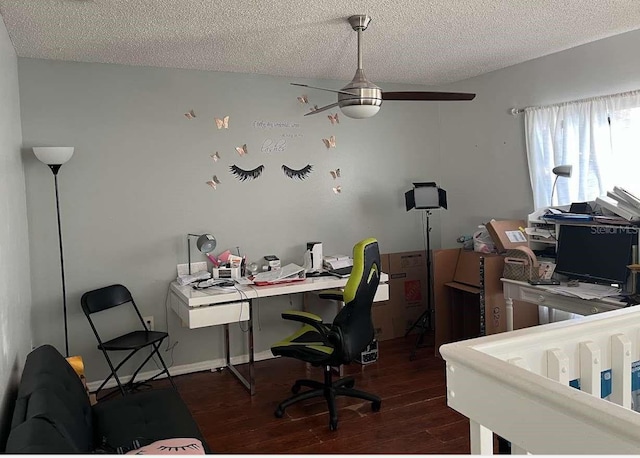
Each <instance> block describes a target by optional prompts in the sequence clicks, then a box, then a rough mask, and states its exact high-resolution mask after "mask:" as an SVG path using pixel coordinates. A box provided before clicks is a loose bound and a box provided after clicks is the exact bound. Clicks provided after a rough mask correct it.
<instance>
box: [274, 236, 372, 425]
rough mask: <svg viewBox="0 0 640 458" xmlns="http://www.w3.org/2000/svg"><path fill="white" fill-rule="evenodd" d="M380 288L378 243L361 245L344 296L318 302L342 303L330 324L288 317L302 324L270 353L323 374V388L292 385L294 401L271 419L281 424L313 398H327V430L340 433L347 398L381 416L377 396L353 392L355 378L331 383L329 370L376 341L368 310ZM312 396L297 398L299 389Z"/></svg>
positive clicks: (331, 294) (332, 294) (300, 315)
mask: <svg viewBox="0 0 640 458" xmlns="http://www.w3.org/2000/svg"><path fill="white" fill-rule="evenodd" d="M379 282H380V252H379V250H378V242H377V240H376V239H373V238H370V239H366V240H362V241H361V242H359V243H358V244H357V245H356V246H355V247H353V269H352V271H351V275H350V276H349V280H348V281H347V285H346V286H345V288H344V291H340V290H335V291H333V290H332V291H323V292H322V293H320V297H321V298H325V299H334V300H339V301H342V302H344V307H343V308H342V310H340V312H339V313H338V315H337V316H336V318H335V319H334V320H333V323H323V322H322V318H320V317H319V316H317V315H314V314H313V313H308V312H300V311H295V310H292V311H287V312H284V313H283V314H282V318H284V319H285V320H293V321H299V322H301V323H303V326H302V328H300V329H299V330H298V331H297V332H295V333H294V334H293V335H291V336H289V337H288V338H286V339H284V340H283V341H281V342H278V343H276V344H275V345H273V346H272V347H271V352H272V353H273V354H274V355H276V356H278V355H280V356H289V357H291V358H296V359H300V360H302V361H306V362H308V363H310V364H312V365H314V366H322V367H323V368H324V383H323V382H318V381H315V380H296V382H295V383H294V385H293V387H292V388H291V391H293V393H294V394H295V395H294V396H292V397H290V398H288V399H286V400H285V401H283V402H281V403H280V404H279V405H278V408H277V409H276V411H275V416H276V417H278V418H282V416H283V415H284V410H285V409H286V408H287V407H289V406H290V405H292V404H294V403H296V402H298V401H302V400H304V399H310V398H314V397H321V396H323V397H325V398H326V400H327V404H328V406H329V428H330V429H331V430H332V431H335V430H336V429H337V427H338V415H337V412H336V401H335V398H336V396H351V397H355V398H360V399H364V400H367V401H371V402H372V404H371V409H372V410H373V411H374V412H377V411H378V410H380V405H381V403H382V401H381V400H380V398H379V397H378V396H375V395H373V394H369V393H365V392H364V391H360V390H356V389H354V388H353V385H354V379H353V377H345V378H342V379H339V380H336V381H332V379H331V367H332V366H339V365H341V364H348V363H350V362H351V361H352V360H353V359H354V358H356V357H357V356H358V355H360V353H361V352H362V351H363V350H364V349H365V348H366V347H367V345H369V343H371V341H372V340H373V337H374V331H373V323H372V322H371V304H372V303H373V297H374V296H375V294H376V290H377V289H378V283H379ZM303 386H305V387H309V388H311V389H310V390H307V391H304V392H302V393H300V392H299V391H300V388H301V387H303Z"/></svg>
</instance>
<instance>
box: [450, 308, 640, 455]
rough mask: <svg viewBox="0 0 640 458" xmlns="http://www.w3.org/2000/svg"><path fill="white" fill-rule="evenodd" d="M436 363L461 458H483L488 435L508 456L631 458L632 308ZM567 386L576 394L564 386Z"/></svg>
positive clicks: (638, 332) (638, 440)
mask: <svg viewBox="0 0 640 458" xmlns="http://www.w3.org/2000/svg"><path fill="white" fill-rule="evenodd" d="M440 353H441V354H442V356H443V358H444V359H445V360H446V361H447V401H448V404H449V406H450V407H452V408H453V409H455V410H457V411H458V412H460V413H462V414H463V415H465V416H467V417H468V418H469V420H470V425H471V426H470V428H471V453H474V454H486V455H490V454H492V450H493V445H492V444H493V441H492V432H495V433H496V434H498V435H500V436H502V437H503V438H505V439H507V440H509V441H511V444H512V449H511V450H512V453H513V454H522V453H527V452H529V453H534V454H589V455H590V454H607V455H612V454H640V414H638V413H636V412H635V411H633V410H631V408H630V407H631V405H632V396H631V377H632V370H631V368H632V363H633V362H635V361H638V360H640V307H637V308H636V307H632V308H627V309H621V310H616V311H613V312H607V313H602V314H599V315H592V316H589V317H585V318H581V319H578V320H570V321H563V322H558V323H551V324H548V325H544V326H537V327H534V328H528V329H522V330H519V331H513V332H508V333H503V334H496V335H492V336H487V337H481V338H478V339H471V340H466V341H461V342H456V343H451V344H447V345H443V346H442V347H440ZM608 369H611V371H610V377H611V379H610V381H611V394H610V396H609V400H606V399H601V398H600V395H601V378H602V375H601V373H602V372H603V371H606V370H608ZM633 375H634V376H637V375H638V374H635V373H634V374H633ZM605 376H606V375H605ZM574 379H580V386H581V388H580V390H578V389H576V388H573V387H571V386H569V382H570V381H571V380H574ZM592 393H593V394H592ZM636 408H637V407H636Z"/></svg>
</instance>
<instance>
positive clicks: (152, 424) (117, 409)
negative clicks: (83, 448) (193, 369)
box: [93, 389, 209, 452]
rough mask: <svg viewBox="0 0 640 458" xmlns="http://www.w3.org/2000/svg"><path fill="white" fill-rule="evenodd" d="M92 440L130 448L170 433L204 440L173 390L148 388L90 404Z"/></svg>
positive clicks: (166, 437)
mask: <svg viewBox="0 0 640 458" xmlns="http://www.w3.org/2000/svg"><path fill="white" fill-rule="evenodd" d="M93 425H94V431H95V435H94V440H95V443H96V444H101V443H106V444H107V445H108V446H109V447H113V448H118V447H126V448H131V444H132V442H133V441H134V440H136V439H138V440H140V442H141V443H142V444H146V443H151V442H154V441H157V440H160V439H169V438H172V437H193V438H196V439H198V440H200V441H201V442H202V445H203V446H204V448H205V451H206V452H209V450H208V448H207V444H206V442H205V440H204V438H203V437H202V435H201V434H200V430H199V429H198V425H197V424H196V422H195V421H194V420H193V418H192V417H191V414H190V413H189V409H188V408H187V406H186V405H185V404H184V402H183V401H182V399H181V398H180V396H179V395H178V393H177V391H176V390H173V389H163V390H150V391H144V392H141V393H137V394H134V395H131V396H126V397H123V398H117V399H113V400H110V401H108V402H99V403H97V404H96V405H95V406H93Z"/></svg>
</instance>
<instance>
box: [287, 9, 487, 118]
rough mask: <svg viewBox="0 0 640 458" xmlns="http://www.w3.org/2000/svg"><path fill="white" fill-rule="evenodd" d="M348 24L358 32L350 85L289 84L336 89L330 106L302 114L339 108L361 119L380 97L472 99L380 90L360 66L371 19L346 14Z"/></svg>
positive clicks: (448, 94) (469, 96) (458, 94)
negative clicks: (356, 56)
mask: <svg viewBox="0 0 640 458" xmlns="http://www.w3.org/2000/svg"><path fill="white" fill-rule="evenodd" d="M348 20H349V24H351V27H352V28H353V30H355V31H356V32H357V33H358V69H357V70H356V74H355V76H354V77H353V79H352V80H351V82H350V83H349V84H347V85H346V86H345V87H343V88H342V89H340V90H339V91H336V90H334V89H326V88H322V87H314V86H309V85H308V84H300V83H291V84H293V85H294V86H302V87H308V88H310V89H319V90H321V91H328V92H335V93H337V94H338V101H337V102H336V103H332V104H331V105H326V106H324V107H321V108H318V109H316V110H314V111H312V112H310V113H307V114H306V115H305V116H309V115H313V114H317V113H320V112H321V111H325V110H330V109H331V108H334V107H340V110H341V111H342V113H344V115H345V116H348V117H350V118H356V119H362V118H370V117H371V116H373V115H375V114H376V113H377V112H378V110H380V106H381V105H382V101H383V100H424V101H450V100H473V99H474V98H475V96H476V95H475V94H468V93H463V92H383V91H382V89H380V88H379V87H378V86H376V85H375V84H373V83H372V82H371V81H369V80H368V79H367V77H366V76H365V75H364V70H363V69H362V45H361V35H362V31H363V30H366V29H367V27H368V26H369V23H370V22H371V18H370V17H369V16H367V15H364V14H358V15H355V16H351V17H349V19H348Z"/></svg>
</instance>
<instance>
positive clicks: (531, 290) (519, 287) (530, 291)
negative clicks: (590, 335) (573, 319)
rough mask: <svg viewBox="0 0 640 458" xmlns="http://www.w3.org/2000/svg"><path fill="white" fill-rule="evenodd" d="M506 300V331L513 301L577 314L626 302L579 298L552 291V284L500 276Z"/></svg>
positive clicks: (508, 327) (509, 327)
mask: <svg viewBox="0 0 640 458" xmlns="http://www.w3.org/2000/svg"><path fill="white" fill-rule="evenodd" d="M500 280H501V281H502V289H503V291H504V298H505V301H506V313H507V331H513V301H514V300H517V301H523V302H530V303H532V304H537V305H544V306H545V307H549V308H552V309H557V310H563V311H565V312H571V313H577V314H579V315H593V314H595V313H602V312H608V311H611V310H617V309H620V308H623V307H624V306H625V305H626V304H625V303H624V302H620V301H619V300H616V299H615V298H612V297H606V298H602V299H592V300H586V299H580V298H579V297H569V296H563V295H561V294H557V293H554V292H553V286H533V285H530V284H529V283H527V282H523V281H516V280H509V279H506V278H501V279H500Z"/></svg>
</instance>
